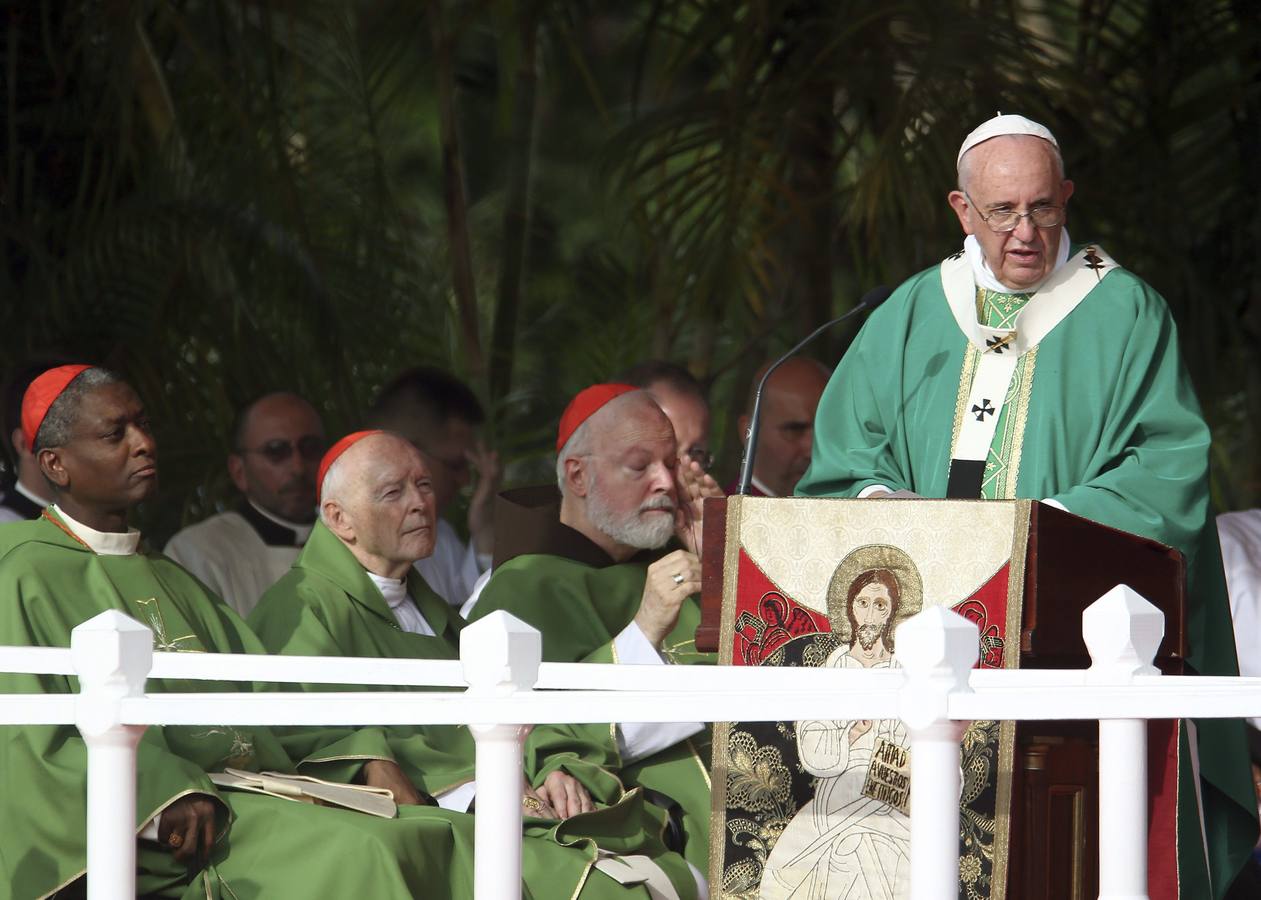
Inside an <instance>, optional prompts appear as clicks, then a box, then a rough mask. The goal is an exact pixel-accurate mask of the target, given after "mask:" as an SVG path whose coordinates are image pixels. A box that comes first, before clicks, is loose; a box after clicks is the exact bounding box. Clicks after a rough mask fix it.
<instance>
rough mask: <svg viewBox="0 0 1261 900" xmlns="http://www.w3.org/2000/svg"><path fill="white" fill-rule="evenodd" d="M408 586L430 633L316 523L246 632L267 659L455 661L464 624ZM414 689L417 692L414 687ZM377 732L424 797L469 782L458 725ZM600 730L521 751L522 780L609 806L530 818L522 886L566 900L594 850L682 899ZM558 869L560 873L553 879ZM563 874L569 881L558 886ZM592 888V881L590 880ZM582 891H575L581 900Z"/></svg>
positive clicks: (541, 734)
mask: <svg viewBox="0 0 1261 900" xmlns="http://www.w3.org/2000/svg"><path fill="white" fill-rule="evenodd" d="M407 589H408V593H409V594H410V595H411V597H412V600H413V601H414V602H415V604H416V606H417V608H418V609H419V610H420V612H421V614H422V615H423V616H424V617H425V621H426V622H428V623H429V626H430V627H431V628H432V629H433V630H434V632H435V636H427V635H420V634H413V633H410V632H407V631H403V630H402V629H401V628H399V626H398V622H397V620H396V619H395V617H394V613H393V612H392V611H391V610H390V607H389V605H388V604H387V603H386V601H385V598H384V597H383V596H382V595H381V592H380V590H378V589H377V586H376V585H375V584H373V582H372V580H371V579H370V578H369V577H368V575H367V573H366V572H365V571H364V569H363V566H362V565H360V563H359V562H358V560H356V559H355V557H354V555H353V554H352V553H351V552H350V550H349V549H347V547H346V546H345V545H344V544H343V543H342V542H341V541H339V540H338V539H337V537H336V536H334V535H333V534H332V533H331V532H330V531H329V530H328V529H327V528H326V527H325V526H324V524H323V523H322V522H317V523H316V525H315V528H314V529H313V530H312V532H311V537H310V539H309V540H308V541H307V543H306V546H305V547H304V548H303V550H302V553H301V554H300V555H299V557H298V559H297V561H296V562H295V563H294V565H293V568H292V569H291V570H290V571H289V572H288V574H286V575H285V576H284V577H283V578H281V580H280V581H278V582H277V583H276V584H274V585H273V586H272V587H271V588H269V589H268V590H267V592H266V593H264V595H263V598H262V600H261V601H260V602H259V605H258V606H257V607H256V608H255V610H254V612H253V613H252V614H251V615H250V625H251V626H252V627H253V628H254V630H255V631H256V633H257V634H258V636H259V638H260V640H261V641H262V642H263V645H264V646H265V647H266V648H267V649H268V650H269V651H271V652H273V653H288V654H292V655H299V656H360V657H370V658H382V659H457V658H458V657H459V644H458V640H457V638H458V634H459V631H460V629H461V627H462V626H463V624H464V623H463V620H462V619H460V618H459V617H458V616H457V615H456V614H455V612H454V611H453V610H452V609H451V607H450V606H449V605H448V604H447V603H446V602H445V601H444V600H442V598H440V597H439V596H438V595H437V594H435V593H434V592H433V591H432V590H431V589H430V588H429V586H428V585H427V584H426V583H425V581H424V579H423V578H422V577H421V576H420V574H419V573H418V572H417V571H416V570H415V569H412V570H411V571H410V572H409V573H408V578H407ZM302 687H303V689H305V690H312V691H319V690H339V689H341V690H397V689H398V688H395V687H391V686H384V685H360V686H353V685H314V684H313V685H303V686H302ZM417 690H424V689H423V688H417ZM372 730H374V731H377V732H378V733H381V734H383V736H384V738H385V740H386V741H387V742H388V744H389V746H390V749H391V751H392V752H393V755H394V758H395V759H396V760H397V761H398V763H399V765H400V766H402V768H403V770H404V771H405V772H406V773H407V775H408V777H410V778H411V779H412V781H413V782H414V783H416V784H417V785H419V786H420V787H421V788H422V789H424V790H425V791H427V792H429V793H431V794H435V795H436V794H441V793H443V792H445V791H447V790H449V789H451V788H454V787H457V786H459V785H461V784H464V783H466V782H468V781H471V780H473V779H474V778H475V776H476V773H475V767H474V761H475V752H476V748H475V744H474V741H473V736H472V734H471V733H470V732H469V730H468V728H467V727H464V726H450V725H427V726H416V727H399V726H391V727H388V728H384V729H372ZM605 731H607V729H600V730H596V729H591V728H587V729H583V728H575V727H570V726H558V725H540V726H537V727H535V728H534V729H532V730H531V732H530V736H529V738H528V739H527V740H526V746H525V775H526V778H527V780H528V781H529V782H530V783H531V784H533V785H536V786H537V785H538V784H540V783H542V781H543V779H544V778H545V777H546V776H547V774H548V773H550V772H552V771H553V770H555V769H563V770H565V771H566V772H568V773H569V774H571V775H573V776H574V777H575V778H577V779H578V780H579V781H581V782H582V783H583V784H584V785H585V786H586V787H587V789H588V790H589V791H590V792H591V794H592V797H593V798H594V799H595V800H596V802H597V803H598V804H602V805H604V806H606V807H614V808H612V809H602V810H598V811H596V812H594V813H587V814H584V815H579V816H572V817H570V818H569V819H566V820H564V821H563V822H559V823H557V822H554V821H552V820H543V819H539V820H534V821H531V822H530V823H529V824H528V825H527V834H528V835H530V836H531V837H535V838H539V839H540V840H539V841H531V842H530V845H529V846H528V848H527V850H528V852H527V854H526V876H527V883H529V882H530V881H532V880H533V879H532V878H531V875H532V873H534V874H537V876H538V878H539V881H538V883H539V884H550V885H551V890H554V891H555V892H556V896H561V895H562V894H563V895H564V896H566V897H568V896H570V895H572V894H573V893H574V892H575V891H576V889H577V887H578V885H579V884H580V883H581V876H582V875H583V874H584V872H585V865H586V864H587V863H589V862H590V861H593V860H594V859H595V856H596V853H597V847H599V848H603V849H606V850H613V851H618V852H621V851H626V852H638V853H645V854H647V855H649V856H652V857H654V858H655V859H656V861H657V863H658V864H659V865H661V866H662V868H663V869H665V870H666V872H667V874H669V875H670V877H671V878H672V880H674V881H675V883H676V888H677V889H678V890H679V892H680V894H681V895H682V896H690V895H691V894H692V892H693V891H694V889H695V882H694V881H693V879H692V877H691V875H690V874H689V873H688V872H687V869H686V866H684V865H683V863H682V860H681V859H680V858H679V857H677V856H675V855H673V854H665V853H664V850H665V848H664V846H663V845H662V844H661V842H660V840H659V838H658V837H657V834H656V832H657V831H658V830H659V822H657V821H656V819H655V818H653V817H652V816H651V815H649V814H647V813H645V811H644V809H643V801H642V797H641V795H640V793H639V792H633V793H627V792H626V791H624V790H623V788H622V784H621V782H620V781H619V780H618V779H617V778H616V776H614V775H613V774H611V773H610V772H609V771H607V770H606V769H605V768H604V765H605V764H616V762H617V760H616V755H615V754H610V753H609V751H608V741H607V739H606V738H604V737H603V734H604V732H605ZM544 839H551V840H553V841H555V842H557V843H562V844H564V845H566V846H571V847H573V848H574V849H573V850H571V851H569V853H568V854H567V856H568V857H569V858H570V859H572V860H574V861H578V862H580V863H582V865H579V867H578V868H577V869H576V870H573V867H572V864H571V866H570V869H571V870H570V871H567V872H566V871H565V870H564V869H563V868H558V867H557V864H556V862H555V861H554V860H552V859H550V858H549V857H550V854H549V855H545V856H543V857H540V856H539V855H538V854H537V853H535V852H534V851H533V849H532V848H533V847H534V846H535V845H536V844H539V843H542V841H543V840H544ZM562 872H565V874H562ZM565 877H568V878H570V883H568V884H567V885H562V881H563V879H564V878H565ZM592 885H594V882H592ZM590 893H591V891H590V890H587V891H586V892H585V893H584V896H586V895H589V894H590Z"/></svg>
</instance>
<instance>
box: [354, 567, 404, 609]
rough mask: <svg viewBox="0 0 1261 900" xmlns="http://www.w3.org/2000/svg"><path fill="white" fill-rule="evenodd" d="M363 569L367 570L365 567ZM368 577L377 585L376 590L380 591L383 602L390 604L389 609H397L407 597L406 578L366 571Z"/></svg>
mask: <svg viewBox="0 0 1261 900" xmlns="http://www.w3.org/2000/svg"><path fill="white" fill-rule="evenodd" d="M364 571H365V572H368V570H367V569H364ZM368 577H369V578H371V579H372V583H373V584H375V585H376V586H377V590H379V591H380V592H381V596H382V597H384V598H385V602H386V603H388V604H390V609H398V608H399V607H400V606H402V605H403V604H404V603H406V602H407V600H408V599H409V597H408V594H407V579H406V578H386V577H385V576H384V575H378V574H377V573H376V572H368Z"/></svg>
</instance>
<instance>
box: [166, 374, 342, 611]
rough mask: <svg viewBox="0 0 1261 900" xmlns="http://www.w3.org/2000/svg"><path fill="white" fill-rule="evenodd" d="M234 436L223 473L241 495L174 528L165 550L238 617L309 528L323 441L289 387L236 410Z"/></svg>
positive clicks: (280, 571) (276, 575) (314, 416)
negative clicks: (221, 509)
mask: <svg viewBox="0 0 1261 900" xmlns="http://www.w3.org/2000/svg"><path fill="white" fill-rule="evenodd" d="M233 441H234V443H233V447H234V450H233V452H232V454H231V455H229V456H228V474H229V475H231V476H232V483H233V484H235V485H236V487H237V489H238V490H239V491H240V492H241V494H242V496H241V499H240V501H239V502H238V503H237V505H236V507H235V508H234V509H232V510H229V511H226V512H221V513H219V514H217V515H214V516H211V517H210V518H209V519H206V520H205V521H204V522H199V523H198V524H196V525H191V526H189V527H188V528H185V529H184V530H183V531H181V532H179V533H178V534H176V535H175V536H174V537H173V538H171V540H170V542H169V543H168V544H167V545H166V551H165V552H166V555H167V556H169V557H171V559H173V560H175V561H176V562H178V563H179V564H180V565H182V566H184V568H186V569H188V570H189V571H190V572H192V573H193V574H194V575H196V576H197V577H198V578H200V579H201V580H202V581H204V582H205V583H206V584H207V585H209V586H210V588H211V589H213V590H214V591H215V593H217V594H218V595H219V596H220V597H222V598H223V599H224V601H226V602H227V603H228V604H229V605H230V606H232V607H233V608H234V609H235V610H236V611H237V612H239V613H240V614H241V615H242V616H245V615H248V614H249V612H250V610H252V609H253V608H254V606H255V605H256V604H257V603H258V600H259V598H260V597H262V596H263V592H264V591H265V590H267V588H269V587H271V586H272V585H273V584H274V583H275V582H276V581H278V580H279V579H280V577H281V576H282V575H284V574H285V573H286V572H288V571H289V567H290V566H292V565H293V561H294V560H295V559H297V558H298V551H299V550H301V549H302V546H303V545H304V544H305V543H306V540H307V537H309V536H310V534H311V526H312V525H313V524H314V523H315V514H316V509H315V473H316V470H317V469H318V468H319V465H320V458H321V457H322V456H323V455H324V451H325V449H327V447H326V442H325V439H324V425H323V423H322V422H321V421H320V416H319V413H317V412H316V411H315V408H314V407H312V406H311V404H310V403H308V402H307V401H306V400H304V399H302V398H301V397H299V396H297V395H295V394H288V393H273V394H267V395H265V396H263V397H260V398H259V399H257V400H255V401H254V402H253V403H251V404H249V405H248V406H246V407H245V408H244V409H242V410H241V412H240V414H239V415H238V417H237V424H236V428H235V429H234V430H233Z"/></svg>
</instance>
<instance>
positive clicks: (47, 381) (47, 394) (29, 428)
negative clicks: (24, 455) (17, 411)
mask: <svg viewBox="0 0 1261 900" xmlns="http://www.w3.org/2000/svg"><path fill="white" fill-rule="evenodd" d="M90 368H92V367H91V366H85V365H73V366H58V367H57V368H55V369H49V370H48V371H47V372H45V373H44V374H43V375H40V376H39V377H38V378H36V379H35V380H34V381H32V382H31V384H30V386H29V387H28V388H27V389H26V393H25V394H23V395H22V434H23V436H24V437H25V438H26V449H27V450H30V451H34V450H35V435H36V434H37V433H38V432H39V426H41V425H43V424H44V417H45V416H47V415H48V409H49V407H51V406H52V405H53V403H55V402H56V400H57V398H58V397H60V396H61V395H62V393H63V392H64V391H65V389H66V388H67V387H69V386H70V382H72V381H74V380H75V379H76V378H78V377H79V375H80V374H82V373H83V372H85V371H87V370H88V369H90Z"/></svg>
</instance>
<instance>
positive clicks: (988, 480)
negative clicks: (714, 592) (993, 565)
mask: <svg viewBox="0 0 1261 900" xmlns="http://www.w3.org/2000/svg"><path fill="white" fill-rule="evenodd" d="M1075 249H1077V248H1075ZM1092 257H1093V259H1094V261H1097V260H1098V257H1097V256H1095V254H1094V252H1093V250H1087V256H1086V260H1087V264H1088V265H1089V264H1090V263H1091V261H1092ZM1081 259H1082V258H1081V257H1074V258H1073V259H1070V260H1069V262H1068V263H1067V264H1066V265H1070V266H1071V265H1075V264H1081ZM1075 261H1076V262H1075ZM942 271H943V270H942V269H939V268H937V267H934V268H932V269H928V270H927V271H924V272H921V273H920V274H918V275H916V276H914V277H913V278H911V279H910V280H908V281H907V282H905V283H904V284H903V285H902V286H901V287H899V288H898V290H897V291H895V292H894V294H893V295H892V296H891V297H890V298H889V300H888V301H887V302H886V303H884V305H883V306H881V307H880V308H879V309H877V310H876V311H875V312H874V313H872V315H871V317H870V319H869V320H868V321H867V323H866V324H865V325H864V327H863V328H862V330H861V331H860V332H859V334H858V336H857V338H855V340H854V343H853V345H852V346H851V347H850V349H849V351H848V353H846V355H845V357H844V359H842V360H841V362H840V364H839V365H838V366H837V369H836V372H835V373H834V374H833V376H832V379H831V381H830V383H829V384H828V388H827V390H826V391H825V392H824V394H823V398H822V400H821V401H820V403H819V408H818V413H817V416H816V421H815V438H814V456H813V460H812V463H811V466H810V469H809V471H807V472H806V475H805V477H804V478H803V479H802V480H801V482H800V484H798V486H797V493H798V494H799V495H802V496H813V497H824V496H841V497H852V496H856V495H857V494H858V493H859V492H860V491H862V490H863V489H864V488H866V487H869V486H872V485H883V486H885V487H887V488H889V489H890V490H908V491H914V492H915V493H917V494H919V495H921V496H924V497H938V498H940V497H945V496H946V493H947V480H948V477H949V475H950V469H951V465H952V463H951V457H952V450H953V449H954V444H953V442H954V440H955V436H956V434H957V433H958V432H959V428H960V423H961V422H963V420H964V415H965V414H966V413H967V412H968V410H965V408H964V407H965V405H966V404H967V401H968V397H969V391H970V389H971V387H972V378H973V375H974V374H975V372H976V370H977V364H978V363H977V361H978V359H979V358H980V354H979V353H978V351H977V349H976V348H975V347H974V346H973V345H972V344H971V343H969V342H968V341H967V339H966V338H965V336H964V333H963V332H962V330H961V326H960V324H959V323H958V321H957V319H956V318H955V316H954V315H953V314H952V311H951V309H950V307H949V304H948V301H947V298H946V292H945V290H944V288H943V281H942V274H941V273H942ZM1041 299H1042V298H1041V297H1040V296H1039V295H1037V294H1034V295H1033V296H1032V298H1031V299H1030V298H1028V297H1027V296H1026V295H1001V294H993V293H989V292H985V291H980V292H978V296H977V301H978V309H979V310H980V311H981V313H982V315H983V317H984V318H983V319H982V320H981V324H983V325H995V326H998V327H1007V326H1017V325H1018V324H1019V320H1016V319H1015V318H1014V316H1015V315H1016V314H1017V313H1019V312H1020V311H1021V309H1022V308H1025V309H1026V310H1027V311H1032V310H1033V308H1034V307H1035V306H1037V304H1038V303H1039V302H1040V300H1041ZM1008 307H1010V308H1008ZM975 411H976V410H973V412H975ZM1209 443H1210V435H1209V430H1208V427H1207V426H1206V425H1205V423H1204V420H1203V418H1202V416H1201V414H1200V409H1199V404H1198V403H1197V402H1196V398H1195V394H1194V392H1193V390H1192V387H1191V384H1190V381H1189V379H1188V378H1187V376H1186V373H1185V371H1184V369H1183V366H1182V363H1181V360H1180V357H1179V353H1178V345H1177V333H1176V330H1175V327H1174V323H1173V319H1172V318H1171V316H1170V314H1169V310H1168V307H1167V306H1166V304H1165V302H1164V300H1163V299H1162V298H1161V297H1160V296H1159V295H1158V294H1157V293H1156V292H1155V291H1154V290H1152V288H1151V287H1150V286H1148V285H1147V284H1145V283H1144V282H1143V281H1141V280H1140V279H1139V278H1137V277H1136V276H1134V275H1133V274H1131V273H1130V272H1128V271H1126V270H1125V269H1122V268H1119V267H1113V268H1110V269H1109V270H1108V271H1106V274H1104V275H1103V276H1102V279H1101V280H1099V281H1098V282H1097V284H1096V285H1095V286H1094V287H1093V289H1092V290H1090V292H1089V293H1088V294H1086V296H1085V298H1084V299H1083V300H1081V302H1080V303H1078V304H1077V305H1076V306H1075V307H1074V308H1072V310H1071V311H1070V312H1069V313H1068V314H1067V315H1066V316H1065V317H1064V318H1063V319H1062V320H1061V321H1059V323H1058V324H1057V325H1055V326H1054V327H1053V328H1052V329H1051V330H1050V331H1049V333H1047V334H1046V335H1045V336H1044V337H1042V338H1041V341H1040V342H1039V343H1037V344H1036V346H1034V347H1032V348H1031V349H1030V350H1028V351H1027V352H1025V353H1024V354H1023V356H1022V357H1021V358H1020V361H1019V363H1018V365H1017V366H1016V369H1015V374H1014V376H1013V377H1012V379H1011V382H1010V387H1009V390H1008V392H1007V396H1006V402H1005V403H1004V405H1003V409H1002V411H1001V414H1000V416H999V420H998V423H997V429H996V431H995V433H994V436H993V440H992V443H991V444H990V448H989V453H988V457H987V459H986V460H985V468H984V476H983V480H982V487H981V491H980V496H982V497H986V498H991V499H994V498H999V499H1001V498H1026V499H1033V500H1051V501H1054V502H1057V503H1060V504H1062V505H1063V507H1064V508H1066V509H1068V511H1069V512H1072V513H1074V514H1076V515H1079V516H1083V517H1085V518H1088V519H1093V520H1094V521H1096V522H1101V523H1103V524H1105V525H1109V526H1112V527H1114V528H1119V529H1122V530H1124V531H1129V532H1131V533H1134V534H1139V535H1143V536H1145V537H1149V538H1153V539H1155V540H1158V541H1161V542H1163V543H1166V544H1169V545H1171V546H1173V547H1176V548H1177V549H1179V550H1181V551H1182V552H1183V554H1185V556H1186V559H1187V566H1188V580H1189V602H1188V632H1189V644H1190V660H1189V661H1190V663H1191V665H1192V666H1193V667H1194V669H1195V670H1196V671H1197V672H1199V673H1201V674H1205V675H1233V674H1237V667H1236V664H1235V650H1234V639H1233V633H1232V631H1231V625H1230V613H1229V608H1228V605H1227V601H1226V591H1225V582H1224V577H1223V574H1222V566H1221V557H1220V549H1219V547H1218V543H1217V531H1216V529H1215V527H1214V524H1213V518H1212V511H1211V509H1210V507H1209V487H1208V449H1209ZM1197 725H1198V735H1199V741H1198V744H1199V747H1198V749H1199V760H1200V770H1201V775H1202V778H1201V785H1200V786H1201V787H1202V797H1203V807H1204V819H1205V823H1204V824H1205V832H1206V834H1207V840H1208V868H1209V870H1210V871H1211V873H1212V884H1213V895H1214V896H1216V897H1221V896H1222V895H1223V894H1224V893H1225V891H1226V889H1227V887H1228V886H1229V884H1230V881H1231V879H1232V878H1233V877H1234V875H1235V873H1236V872H1237V871H1238V870H1239V868H1240V867H1241V866H1242V865H1243V863H1244V861H1245V859H1246V858H1247V855H1248V852H1249V850H1250V849H1251V847H1252V846H1253V844H1255V842H1256V838H1257V818H1256V801H1255V797H1254V796H1253V794H1252V790H1251V786H1250V783H1249V779H1248V773H1249V769H1248V760H1247V755H1246V748H1245V745H1244V738H1243V730H1242V723H1241V722H1239V721H1236V720H1216V719H1215V720H1203V721H1200V722H1198V723H1197ZM1191 777H1192V776H1191V774H1190V769H1189V767H1187V769H1186V770H1185V771H1184V772H1183V773H1181V784H1182V788H1183V789H1180V791H1179V797H1180V798H1181V799H1180V821H1181V822H1182V823H1185V828H1184V827H1181V826H1180V828H1179V834H1180V839H1179V868H1180V871H1181V873H1182V884H1183V893H1184V896H1187V897H1191V896H1206V895H1205V894H1204V893H1203V887H1202V886H1203V884H1204V883H1205V880H1206V879H1205V878H1204V877H1203V874H1202V873H1203V871H1204V868H1205V862H1204V854H1203V852H1202V851H1203V846H1204V843H1203V841H1202V840H1201V837H1200V831H1199V826H1198V823H1197V822H1196V821H1195V818H1194V816H1195V807H1194V797H1195V793H1196V791H1195V787H1196V785H1195V784H1194V781H1193V780H1191ZM1183 812H1185V813H1186V815H1182V813H1183ZM1197 874H1198V877H1197ZM1196 892H1199V893H1196Z"/></svg>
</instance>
